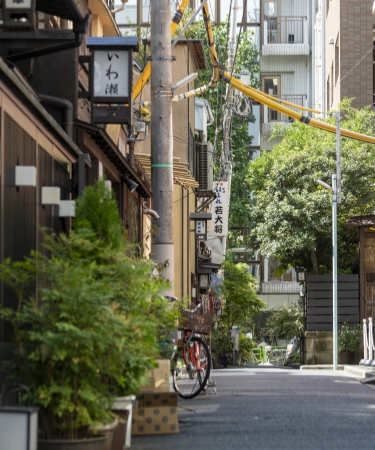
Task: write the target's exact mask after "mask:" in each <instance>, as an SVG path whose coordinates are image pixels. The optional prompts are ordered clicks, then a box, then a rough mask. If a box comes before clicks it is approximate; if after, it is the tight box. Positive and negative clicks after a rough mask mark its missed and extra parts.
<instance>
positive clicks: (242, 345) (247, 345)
mask: <svg viewBox="0 0 375 450" xmlns="http://www.w3.org/2000/svg"><path fill="white" fill-rule="evenodd" d="M255 346H256V344H255V342H254V341H253V340H252V339H251V338H250V337H248V336H246V334H243V333H241V334H240V337H239V353H240V356H241V362H242V363H244V362H245V361H250V359H251V350H252V349H253V348H254V347H255Z"/></svg>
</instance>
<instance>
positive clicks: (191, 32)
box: [176, 14, 260, 247]
mask: <svg viewBox="0 0 375 450" xmlns="http://www.w3.org/2000/svg"><path fill="white" fill-rule="evenodd" d="M185 15H186V14H185ZM186 17H187V18H188V17H189V14H187V15H186ZM228 30H229V24H228V23H222V24H221V25H219V26H218V27H215V28H213V30H212V31H213V36H214V42H215V49H216V52H217V55H218V59H219V62H220V63H221V66H222V67H223V68H224V67H225V63H226V60H227V56H228V55H227V53H228V46H227V42H228ZM177 33H178V31H177V32H176V34H177ZM185 37H189V38H194V39H202V41H203V46H204V49H205V52H206V59H207V61H210V56H209V45H208V41H207V37H206V31H205V27H204V23H203V21H200V22H195V23H193V24H192V25H191V26H190V27H189V29H188V30H187V32H186V35H185ZM237 45H238V47H237V53H236V59H235V64H234V73H237V74H238V73H240V72H241V71H242V70H248V71H249V73H250V85H251V86H252V87H256V88H259V86H260V66H259V52H258V50H257V46H256V44H255V38H254V32H253V31H251V30H247V31H244V30H242V32H241V34H238V43H237V44H236V46H237ZM212 73H213V69H212V64H209V68H208V69H207V70H204V71H200V72H199V76H198V78H197V80H196V81H195V86H196V87H199V86H203V85H206V84H208V83H209V81H210V79H211V77H212ZM226 86H227V85H226V84H225V83H223V82H221V81H220V82H219V83H218V84H217V86H216V87H214V88H212V89H209V90H207V91H206V92H205V93H204V94H202V96H201V97H202V98H204V99H206V100H208V101H209V103H210V106H211V109H212V111H213V115H214V118H215V123H214V124H213V125H212V126H209V127H208V131H207V133H208V136H207V140H208V141H210V142H212V143H214V147H215V150H214V152H215V153H214V167H215V171H216V178H217V179H218V177H219V174H218V169H219V166H220V155H221V151H222V146H223V136H222V125H221V124H222V122H223V111H224V109H223V105H224V104H225V97H226ZM254 121H255V117H254V116H253V115H250V116H248V117H245V118H242V117H240V116H237V115H236V114H234V115H233V119H232V126H231V134H230V137H231V150H232V156H233V173H232V180H231V198H230V211H229V227H230V228H231V227H233V226H241V227H246V226H247V225H248V224H249V223H250V221H251V216H250V214H249V208H248V205H249V186H248V180H247V178H246V174H247V171H248V166H249V162H250V156H251V155H250V153H249V150H248V147H249V146H250V145H251V142H252V140H253V137H252V136H249V133H248V122H254ZM241 235H242V233H239V232H236V231H233V232H231V233H230V235H229V238H228V239H229V240H228V246H229V247H235V246H239V245H237V242H239V239H240V236H241ZM243 244H244V242H243V241H241V246H243Z"/></svg>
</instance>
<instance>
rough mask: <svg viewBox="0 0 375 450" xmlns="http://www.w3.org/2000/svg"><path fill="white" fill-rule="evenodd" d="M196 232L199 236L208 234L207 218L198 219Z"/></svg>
mask: <svg viewBox="0 0 375 450" xmlns="http://www.w3.org/2000/svg"><path fill="white" fill-rule="evenodd" d="M195 234H196V235H197V236H202V235H203V234H206V221H205V220H196V222H195Z"/></svg>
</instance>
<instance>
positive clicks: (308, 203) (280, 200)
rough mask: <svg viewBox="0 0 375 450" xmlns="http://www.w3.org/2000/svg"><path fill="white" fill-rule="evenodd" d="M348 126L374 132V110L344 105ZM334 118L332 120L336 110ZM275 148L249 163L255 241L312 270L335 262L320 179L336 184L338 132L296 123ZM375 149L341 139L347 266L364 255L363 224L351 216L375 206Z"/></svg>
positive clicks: (341, 222)
mask: <svg viewBox="0 0 375 450" xmlns="http://www.w3.org/2000/svg"><path fill="white" fill-rule="evenodd" d="M340 111H341V116H342V127H343V128H347V129H350V130H353V131H357V132H360V133H365V134H369V135H373V133H374V118H375V113H374V112H372V111H371V110H370V108H364V109H361V110H357V109H354V108H353V107H352V106H351V101H350V100H348V99H347V100H344V101H343V102H341V104H340ZM328 122H330V123H332V124H334V123H335V119H334V117H331V118H329V120H328ZM283 132H284V133H285V136H284V138H283V140H282V142H281V143H280V144H279V145H277V146H275V148H274V149H273V151H272V152H269V153H268V152H263V153H262V155H261V157H260V158H258V159H256V160H255V161H253V162H252V163H251V165H250V168H249V173H248V181H249V186H250V189H251V192H252V194H251V201H250V209H249V212H250V215H251V216H252V220H253V224H254V225H253V228H252V230H251V235H250V239H251V244H252V247H253V248H254V249H259V250H260V251H261V252H262V254H264V255H267V256H270V255H273V256H275V257H276V258H279V259H280V260H281V262H282V264H283V266H284V267H287V266H288V265H290V266H297V265H302V266H306V267H307V268H308V269H309V270H310V271H312V272H313V273H327V272H330V271H331V269H332V266H331V263H332V256H331V255H332V252H331V249H332V238H331V236H332V209H331V208H332V206H331V205H332V200H331V193H330V191H329V190H327V189H324V188H323V187H322V186H320V185H318V184H317V182H316V180H317V179H320V180H323V181H325V182H326V183H328V184H329V185H331V177H332V174H333V173H336V137H335V135H334V134H331V133H327V132H324V131H322V130H319V129H317V128H313V127H308V126H306V125H303V124H300V123H293V124H292V125H291V126H289V127H285V128H284V129H283ZM374 164H375V153H374V148H373V147H372V145H371V144H367V143H363V142H360V141H356V140H352V139H348V138H342V140H341V172H342V191H341V192H342V203H341V205H339V210H338V242H339V245H338V258H339V267H340V269H341V270H345V269H348V268H351V267H353V266H354V265H355V262H356V260H357V258H358V236H357V230H355V229H348V228H347V227H346V220H347V219H349V218H350V217H352V216H356V215H361V214H372V212H373V211H374V206H375V203H374V201H375V190H374V183H375V172H374Z"/></svg>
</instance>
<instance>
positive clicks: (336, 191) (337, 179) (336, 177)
mask: <svg viewBox="0 0 375 450" xmlns="http://www.w3.org/2000/svg"><path fill="white" fill-rule="evenodd" d="M340 143H341V142H340V112H337V113H336V174H333V175H332V187H331V186H329V185H328V184H327V183H324V181H321V180H316V182H317V183H319V184H320V185H321V186H323V187H325V188H326V189H329V190H330V191H331V193H332V272H333V276H332V303H333V304H332V306H333V314H332V322H333V329H332V340H333V370H337V353H338V348H337V340H338V314H337V299H338V296H337V287H338V269H337V266H338V264H337V204H338V203H341V188H340V187H341V155H340Z"/></svg>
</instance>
